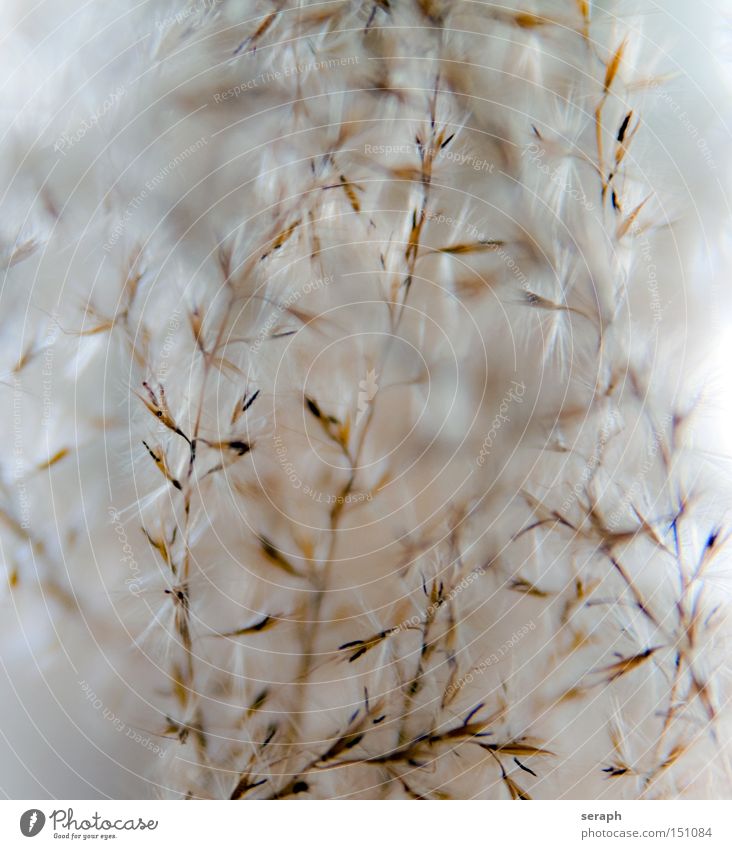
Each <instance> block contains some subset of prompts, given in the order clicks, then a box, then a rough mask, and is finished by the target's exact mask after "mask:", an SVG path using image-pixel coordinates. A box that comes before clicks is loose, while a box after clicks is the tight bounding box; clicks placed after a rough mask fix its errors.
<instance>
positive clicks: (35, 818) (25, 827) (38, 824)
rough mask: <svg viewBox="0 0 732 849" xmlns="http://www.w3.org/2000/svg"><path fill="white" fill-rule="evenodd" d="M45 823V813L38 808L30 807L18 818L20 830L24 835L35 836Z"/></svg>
mask: <svg viewBox="0 0 732 849" xmlns="http://www.w3.org/2000/svg"><path fill="white" fill-rule="evenodd" d="M45 824H46V815H45V814H44V813H43V811H39V810H38V808H31V809H30V810H29V811H26V812H25V813H24V814H23V816H22V817H21V818H20V831H21V833H22V834H24V835H25V836H26V837H35V836H36V835H37V834H39V833H40V831H41V830H42V828H43V826H44V825H45Z"/></svg>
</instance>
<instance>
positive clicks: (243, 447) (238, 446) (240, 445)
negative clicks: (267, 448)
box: [229, 439, 251, 457]
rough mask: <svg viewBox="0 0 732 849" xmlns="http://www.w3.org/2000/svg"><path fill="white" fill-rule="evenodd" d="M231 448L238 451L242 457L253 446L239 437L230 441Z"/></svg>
mask: <svg viewBox="0 0 732 849" xmlns="http://www.w3.org/2000/svg"><path fill="white" fill-rule="evenodd" d="M229 448H231V450H232V451H236V453H237V454H238V455H239V456H240V457H242V456H243V455H244V454H247V453H248V452H249V451H251V446H250V445H249V443H248V442H243V441H242V440H239V439H234V440H232V441H231V442H230V443H229Z"/></svg>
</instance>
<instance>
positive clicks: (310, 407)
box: [305, 395, 322, 419]
mask: <svg viewBox="0 0 732 849" xmlns="http://www.w3.org/2000/svg"><path fill="white" fill-rule="evenodd" d="M305 405H306V406H307V408H308V410H310V412H311V413H312V414H313V415H314V416H315V418H316V419H319V418H321V416H322V413H321V412H320V408H319V407H318V405H317V404H316V403H315V401H313V399H312V398H308V397H307V395H306V396H305Z"/></svg>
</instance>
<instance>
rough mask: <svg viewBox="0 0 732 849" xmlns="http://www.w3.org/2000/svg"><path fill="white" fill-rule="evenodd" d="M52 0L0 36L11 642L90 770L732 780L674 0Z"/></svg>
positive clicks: (322, 793)
mask: <svg viewBox="0 0 732 849" xmlns="http://www.w3.org/2000/svg"><path fill="white" fill-rule="evenodd" d="M16 6H17V9H16ZM616 6H617V8H616ZM58 7H59V8H58V10H57V11H56V12H54V15H53V16H52V20H51V22H50V23H49V22H48V21H46V22H43V21H40V20H36V19H35V18H34V17H33V16H31V17H30V19H29V20H25V21H21V20H20V13H19V9H20V4H15V3H10V4H8V10H6V11H5V12H4V15H5V18H6V19H7V20H6V22H5V24H4V26H5V28H6V29H7V28H8V27H9V26H10V25H12V26H14V27H15V29H14V30H13V33H14V38H16V39H22V38H23V37H25V38H27V39H29V40H31V42H32V43H33V44H34V45H36V46H37V47H38V56H37V57H35V58H31V59H26V60H24V61H25V62H26V64H27V65H28V68H27V73H28V74H29V78H32V79H33V80H38V81H45V85H44V87H43V89H42V92H41V91H40V90H39V91H36V92H35V93H32V94H30V93H28V92H27V91H25V89H24V91H23V93H22V94H18V99H19V102H18V109H19V113H18V114H19V117H18V118H17V120H16V121H15V122H14V123H11V122H10V121H9V120H8V119H6V118H3V119H2V120H3V121H4V122H5V123H6V125H7V126H6V127H5V128H4V129H7V131H8V133H9V138H11V139H12V140H13V141H12V144H13V145H14V147H12V149H10V151H9V156H8V161H7V162H6V163H5V164H4V165H3V166H2V167H3V174H4V180H3V185H4V187H5V188H6V189H7V190H6V192H5V195H4V201H3V203H4V204H5V212H6V215H5V216H4V220H5V223H4V224H3V225H2V230H3V234H2V239H3V245H4V256H5V266H6V270H5V271H4V287H3V291H2V299H3V307H4V309H3V315H4V317H3V319H2V320H3V325H4V331H3V332H4V333H6V339H5V340H4V342H3V346H4V347H3V350H4V357H3V363H4V378H3V385H2V389H3V392H4V393H5V394H6V396H7V399H8V400H7V403H8V405H9V409H11V415H10V416H9V417H8V421H7V422H6V423H5V424H4V429H5V436H6V439H5V442H4V445H5V446H6V449H5V452H4V459H3V486H2V501H1V502H0V519H1V520H2V522H1V525H2V527H1V528H0V539H1V540H2V546H3V559H4V563H5V568H6V571H7V582H6V590H5V592H4V601H3V603H4V605H5V609H6V611H8V614H7V617H6V618H7V619H8V622H9V623H10V624H9V625H6V626H5V628H6V633H4V635H3V636H4V639H6V640H7V645H8V646H9V649H8V658H9V660H8V663H9V668H11V669H15V670H16V673H15V674H16V675H17V676H18V678H21V677H22V673H21V671H20V669H21V667H22V666H23V664H26V663H27V661H28V658H29V657H32V659H33V661H34V663H33V664H32V666H33V667H34V668H35V670H36V671H35V672H34V674H35V675H37V674H38V670H39V669H40V670H41V671H42V672H43V674H44V676H45V677H46V682H47V688H48V690H49V692H52V694H53V698H54V700H55V703H56V707H55V708H53V710H55V711H57V710H58V705H61V707H62V709H63V710H65V711H67V714H68V715H69V716H71V717H72V718H73V719H72V721H73V722H74V723H75V725H76V728H77V729H78V731H77V736H78V738H79V739H83V740H84V741H85V742H84V744H83V745H87V744H88V746H89V747H90V748H92V747H96V746H98V747H101V749H102V750H104V751H105V752H107V753H108V754H109V759H108V760H104V761H103V763H102V764H101V765H100V766H99V767H98V768H96V767H95V771H94V773H93V775H92V776H91V777H90V778H88V779H87V784H88V786H89V787H92V789H93V790H94V791H97V792H106V793H121V794H123V795H140V794H150V793H153V794H159V795H163V796H173V797H186V798H191V797H194V798H201V797H203V798H211V797H213V798H231V799H262V798H268V799H283V798H293V797H297V798H336V797H337V798H353V797H356V798H385V799H386V798H413V799H433V798H440V799H449V798H475V797H478V798H510V799H515V800H526V799H531V798H560V797H585V798H640V797H643V798H668V797H679V796H690V797H699V796H711V797H714V796H724V795H725V794H726V793H728V792H729V789H730V782H729V760H728V754H727V752H726V750H725V746H726V741H727V734H728V731H729V707H728V705H727V701H728V699H729V695H730V694H729V686H728V678H729V676H728V673H729V665H728V663H729V662H728V660H727V659H726V657H725V650H726V646H727V645H728V643H727V641H728V638H729V633H730V622H729V612H730V602H729V586H730V585H729V577H728V566H727V565H726V564H727V562H728V560H727V558H728V554H727V549H728V536H729V530H728V528H729V522H728V519H727V515H726V512H725V511H726V508H727V503H726V502H727V499H728V493H729V487H728V484H727V483H725V482H724V480H723V479H722V476H721V475H719V474H718V473H717V471H716V470H715V468H714V463H709V462H708V457H707V456H705V455H704V454H703V453H700V452H698V451H697V450H695V449H694V447H693V444H692V440H691V438H690V434H691V428H692V426H693V421H694V414H695V406H696V404H697V402H698V394H699V393H698V381H697V379H696V374H697V372H696V370H695V369H696V360H695V356H696V354H695V351H696V350H698V347H697V346H698V343H701V344H704V343H705V342H707V341H708V338H709V336H708V334H709V325H708V321H707V320H706V319H707V309H706V307H705V308H704V309H702V308H701V307H700V304H701V303H703V302H705V301H706V303H707V304H709V303H713V299H714V297H716V294H715V291H714V289H713V287H712V286H711V285H710V283H709V282H708V280H707V279H705V278H704V272H703V271H700V267H701V266H702V265H703V264H704V263H702V262H696V264H695V260H694V255H695V254H694V251H695V247H694V245H695V244H702V249H703V250H704V251H706V257H705V262H706V263H707V264H708V265H711V264H712V263H713V262H714V261H715V260H716V261H718V258H717V255H716V253H715V252H716V250H717V241H716V239H717V236H716V233H715V231H713V230H710V224H709V222H710V221H711V219H712V217H713V213H712V212H710V210H714V209H715V208H718V207H720V206H721V202H720V197H719V195H720V192H721V193H723V192H724V187H723V186H722V183H721V182H720V180H719V179H717V178H716V176H710V173H709V170H708V168H706V165H707V164H708V163H706V162H704V161H702V160H701V159H700V155H699V150H701V148H699V146H698V145H697V148H698V150H696V151H695V152H694V155H691V154H690V153H689V150H688V139H687V138H685V136H684V133H685V132H688V122H690V121H692V119H693V116H695V115H696V116H697V119H698V120H699V121H701V120H702V118H703V113H702V112H701V111H700V112H696V113H695V112H693V110H692V108H691V107H689V110H690V116H688V121H687V123H686V124H684V126H685V127H686V130H683V129H679V127H677V126H670V122H671V120H677V123H678V118H679V110H678V109H674V108H672V107H673V104H674V103H676V101H675V100H674V99H673V97H672V96H671V95H669V97H671V101H669V100H668V99H667V98H666V99H664V97H663V96H662V94H660V93H659V92H661V93H662V92H664V91H666V88H665V86H666V85H667V82H666V81H667V79H668V75H669V72H670V71H672V70H674V68H673V67H672V64H673V63H672V62H671V60H670V58H669V56H667V55H665V54H663V53H662V52H661V51H660V49H659V48H657V47H655V46H654V38H653V37H650V38H649V37H647V36H646V33H645V30H646V28H648V29H649V31H650V32H651V36H653V34H654V30H653V27H654V26H656V27H658V28H659V29H661V28H662V27H663V25H664V23H663V20H661V21H660V22H659V21H658V20H656V17H657V16H658V14H659V13H656V16H655V17H654V16H648V15H645V14H643V11H644V10H643V9H639V10H638V12H637V14H635V15H634V16H633V17H627V16H625V15H623V14H622V13H623V12H624V11H625V10H626V7H625V6H624V4H619V3H618V4H614V3H609V4H604V5H603V8H602V9H601V8H599V7H596V6H595V4H591V3H588V2H579V1H578V2H576V3H573V2H562V3H560V2H552V0H537V1H536V2H533V3H529V4H527V3H514V2H507V3H505V4H502V5H500V6H493V5H491V4H479V3H448V2H424V0H406V2H394V0H392V2H370V3H358V2H344V3H326V4H322V3H317V4H309V5H303V4H288V3H281V2H269V0H266V2H259V0H258V1H257V2H253V0H252V2H249V0H247V2H244V3H241V2H233V0H218V2H205V3H203V2H202V3H197V2H196V0H190V2H189V3H188V4H187V5H185V6H182V7H180V8H178V7H177V6H176V5H175V4H171V3H164V2H155V3H152V4H150V3H149V4H147V6H145V7H144V9H142V8H140V9H137V7H133V6H132V4H130V6H129V8H127V7H125V10H124V13H123V14H122V17H121V18H120V19H119V20H116V19H115V20H114V21H113V20H112V19H113V17H114V15H113V13H112V11H111V10H109V9H95V10H94V11H93V13H92V12H89V11H84V10H81V9H79V8H78V6H77V4H75V3H73V2H63V3H59V4H58ZM605 7H607V8H605ZM644 9H645V7H644ZM71 12H73V13H74V14H71ZM64 14H66V15H70V17H69V18H68V20H67V21H66V23H64V20H63V15H64ZM116 14H117V13H116V12H115V15H116ZM56 15H58V16H59V17H58V21H57V20H56ZM15 16H17V19H16V17H15ZM669 19H670V20H672V18H671V16H670V15H669ZM57 22H58V24H59V26H60V27H61V30H60V34H61V36H62V40H61V42H60V43H63V44H67V45H69V46H70V47H72V48H73V49H72V50H71V51H70V54H69V55H70V57H71V58H70V60H69V65H68V67H66V68H64V69H62V68H61V58H60V54H59V53H54V52H53V51H52V50H51V49H50V47H48V46H47V45H46V46H45V47H44V46H43V45H44V44H45V42H44V41H43V36H44V34H45V33H46V32H47V31H50V30H49V27H52V26H55V25H56V23H57ZM72 25H73V26H75V27H77V28H78V33H77V34H74V33H72V32H71V27H72ZM107 27H110V28H111V29H107ZM79 33H80V34H81V35H80V34H79ZM105 33H107V34H106V35H105ZM110 33H111V34H110ZM84 34H86V36H89V38H88V41H87V42H84V40H83V38H82V36H83V35H84ZM110 38H111V40H112V41H111V43H112V44H113V45H114V49H113V51H111V52H110V51H109V43H108V41H109V39H110ZM655 41H658V39H656V40H655ZM137 42H139V43H137ZM15 43H16V42H15V41H11V44H15ZM133 43H137V46H136V47H134V48H133V47H132V45H133ZM681 49H683V48H681ZM109 55H112V56H113V59H112V61H111V62H108V61H107V60H108V57H109ZM12 62H15V63H16V64H17V63H19V62H20V60H19V59H18V58H17V57H16V56H15V55H14V54H12V52H11V59H10V60H5V70H6V71H7V69H8V67H11V68H12ZM9 63H10V64H9ZM54 63H55V64H54ZM105 63H106V64H105ZM18 67H20V65H18ZM54 68H58V69H59V70H58V74H57V77H54V76H52V75H51V70H53V69H54ZM95 68H100V69H101V70H100V72H99V74H98V75H97V76H95V75H94V74H93V73H92V71H91V70H87V69H95ZM684 82H685V81H684V78H683V77H682V79H681V82H679V79H678V78H677V79H676V81H675V84H676V85H677V86H682V87H683V84H684ZM113 83H114V84H116V85H117V88H116V89H115V91H116V92H117V94H116V95H115V96H114V97H113V98H111V99H110V104H109V106H107V105H106V101H105V100H104V95H105V92H108V91H109V90H110V89H111V87H112V84H113ZM687 89H688V90H689V91H691V92H692V93H693V84H692V83H691V82H688V84H687ZM68 91H71V94H70V95H68ZM673 91H674V92H676V91H677V89H673ZM679 97H681V95H679ZM24 98H25V102H23V99H24ZM669 103H671V107H670V106H669ZM100 104H104V108H101V106H100ZM10 105H11V106H12V105H13V104H12V103H11V104H10ZM669 110H670V111H669ZM684 114H685V115H686V113H684ZM669 115H670V116H671V117H669ZM692 126H693V124H692ZM698 132H699V131H698V130H697V133H698ZM700 163H701V164H700ZM720 179H721V178H720ZM698 186H702V187H703V189H699V190H698V191H697V188H696V187H698ZM715 192H716V193H717V194H716V195H715ZM695 204H696V205H695ZM715 204H716V206H715ZM726 220H727V219H726V218H725V221H726ZM680 305H681V306H680ZM720 309H721V307H720ZM702 315H703V316H704V318H702ZM680 340H681V341H680ZM18 634H20V637H19V636H18ZM48 658H50V659H51V660H50V661H49V660H47V659H48ZM48 662H51V663H56V664H59V668H60V669H67V666H66V664H68V670H71V669H73V672H68V674H67V675H66V677H67V678H68V679H69V680H71V683H70V684H69V683H65V684H64V683H62V682H61V681H59V680H56V679H54V678H53V677H52V676H50V673H48V671H47V669H46V667H45V666H44V665H43V664H44V663H48ZM13 664H15V665H13ZM44 670H45V671H44ZM80 678H82V679H84V680H85V681H89V682H92V685H93V686H94V688H95V691H98V692H99V693H103V694H104V700H105V702H106V703H107V704H108V705H110V708H109V709H110V710H113V711H114V713H115V716H117V717H122V718H123V719H124V723H125V727H126V728H134V729H140V730H141V731H144V733H145V735H148V736H147V737H146V739H147V740H148V741H149V742H150V743H151V745H150V746H147V745H146V746H140V745H135V744H134V743H130V742H129V740H128V741H127V742H126V744H125V745H124V746H123V745H122V744H121V741H120V736H125V735H119V734H118V731H119V728H118V727H112V724H110V723H105V722H104V721H103V719H100V717H99V715H98V714H99V711H96V714H95V712H94V711H93V710H92V708H91V707H90V706H89V704H90V700H89V699H88V698H87V699H84V698H83V696H82V697H81V698H80V697H79V693H78V687H77V686H76V685H75V682H76V681H78V680H79V679H80ZM21 691H22V687H21ZM80 701H81V702H82V704H81V707H79V702H80ZM49 710H50V708H49ZM105 710H106V709H105ZM36 719H37V720H38V722H40V724H41V726H42V727H45V726H43V722H44V721H45V720H44V719H43V717H36ZM51 725H53V723H51ZM115 726H116V723H115ZM113 732H114V733H113ZM48 735H49V741H50V742H49V744H48V745H49V746H50V747H51V748H52V749H54V751H55V754H54V755H53V757H51V755H50V754H49V755H47V757H48V758H51V760H52V761H53V762H54V763H58V764H61V762H62V761H63V760H64V759H65V758H66V754H65V753H67V751H68V750H67V745H68V744H67V742H66V740H65V739H64V735H63V734H61V733H60V732H59V730H58V727H55V730H54V729H53V728H51V727H50V726H49V731H48ZM54 735H55V736H54ZM126 736H127V737H129V736H130V735H126ZM74 739H76V737H74ZM138 742H139V741H138ZM153 744H154V750H155V752H154V753H153V750H152V749H151V746H152V745H153ZM29 745H30V744H29ZM79 745H81V744H79ZM156 755H159V757H158V756H156ZM95 763H96V762H95ZM54 770H56V772H55V773H54V772H53V770H52V771H51V772H52V774H51V775H50V777H48V778H47V779H46V780H47V785H48V788H49V792H51V793H57V794H59V793H60V794H61V795H64V793H63V792H62V791H61V790H60V788H61V787H62V786H63V782H64V781H66V780H68V778H67V771H65V769H64V768H63V767H62V766H60V765H58V766H56V767H54ZM54 775H56V777H54ZM119 775H122V776H123V777H124V779H125V780H124V782H123V783H122V784H123V786H122V789H119V788H120V785H119V784H118V783H115V782H119V781H120V780H121V779H119ZM2 783H3V784H4V785H5V784H6V782H5V780H3V782H2ZM89 792H91V791H89V789H88V788H87V794H88V793H89ZM26 795H37V794H26Z"/></svg>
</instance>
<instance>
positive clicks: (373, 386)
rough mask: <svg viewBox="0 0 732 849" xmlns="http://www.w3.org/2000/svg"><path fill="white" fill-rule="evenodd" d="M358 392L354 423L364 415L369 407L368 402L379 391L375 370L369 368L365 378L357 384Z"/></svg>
mask: <svg viewBox="0 0 732 849" xmlns="http://www.w3.org/2000/svg"><path fill="white" fill-rule="evenodd" d="M358 388H359V390H360V392H359V393H358V414H357V415H356V424H358V423H359V422H360V421H361V419H362V418H363V417H364V416H365V415H366V411H367V410H368V408H369V403H370V402H371V401H373V399H374V396H375V395H376V393H377V392H378V391H379V384H378V383H377V382H376V370H375V369H371V371H369V372H368V373H367V375H366V380H362V381H360V382H359V384H358Z"/></svg>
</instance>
